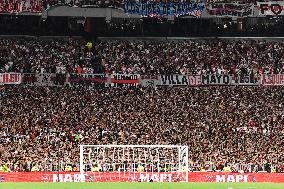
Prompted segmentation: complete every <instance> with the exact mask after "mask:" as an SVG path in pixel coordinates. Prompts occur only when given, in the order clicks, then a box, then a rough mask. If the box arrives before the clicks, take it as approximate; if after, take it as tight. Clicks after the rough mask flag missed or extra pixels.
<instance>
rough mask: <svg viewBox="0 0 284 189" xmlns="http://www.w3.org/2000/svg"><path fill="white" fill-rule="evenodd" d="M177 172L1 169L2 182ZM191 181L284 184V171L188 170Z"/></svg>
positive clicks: (171, 175)
mask: <svg viewBox="0 0 284 189" xmlns="http://www.w3.org/2000/svg"><path fill="white" fill-rule="evenodd" d="M180 176H181V175H179V174H177V173H176V172H160V173H158V172H147V173H146V172H142V173H139V172H92V173H86V174H85V175H84V176H81V175H80V173H79V172H59V173H58V172H9V173H6V172H2V173H1V172H0V178H1V182H149V181H152V182H178V181H180V178H179V177H180ZM188 180H189V182H228V183H229V182H274V183H284V173H224V172H189V173H188Z"/></svg>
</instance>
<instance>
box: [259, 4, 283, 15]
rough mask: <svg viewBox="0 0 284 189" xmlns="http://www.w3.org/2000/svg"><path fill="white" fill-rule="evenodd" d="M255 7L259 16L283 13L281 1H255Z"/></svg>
mask: <svg viewBox="0 0 284 189" xmlns="http://www.w3.org/2000/svg"><path fill="white" fill-rule="evenodd" d="M257 9H258V13H259V15H260V16H277V15H284V11H283V10H284V2H283V1H270V2H257Z"/></svg>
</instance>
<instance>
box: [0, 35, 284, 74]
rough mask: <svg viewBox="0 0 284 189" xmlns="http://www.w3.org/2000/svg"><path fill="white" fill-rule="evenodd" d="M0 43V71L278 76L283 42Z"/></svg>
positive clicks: (28, 41) (70, 41)
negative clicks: (88, 44)
mask: <svg viewBox="0 0 284 189" xmlns="http://www.w3.org/2000/svg"><path fill="white" fill-rule="evenodd" d="M86 44H87V41H84V40H82V39H72V38H68V39H65V40H64V39H40V38H36V39H16V38H15V39H0V72H2V73H5V72H17V73H19V72H20V73H85V74H94V73H121V74H142V75H157V74H184V75H186V74H190V75H195V74H197V75H201V74H243V75H251V74H252V75H258V74H280V73H283V72H284V69H283V62H284V57H283V53H284V43H283V41H265V40H260V41H256V40H214V39H210V40H209V39H205V40H172V41H163V40H162V41H150V40H140V41H139V40H133V41H127V40H99V41H96V42H95V43H94V48H88V47H87V46H86Z"/></svg>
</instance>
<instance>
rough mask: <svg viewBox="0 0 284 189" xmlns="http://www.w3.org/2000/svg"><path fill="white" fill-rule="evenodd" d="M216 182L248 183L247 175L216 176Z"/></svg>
mask: <svg viewBox="0 0 284 189" xmlns="http://www.w3.org/2000/svg"><path fill="white" fill-rule="evenodd" d="M216 182H248V175H216Z"/></svg>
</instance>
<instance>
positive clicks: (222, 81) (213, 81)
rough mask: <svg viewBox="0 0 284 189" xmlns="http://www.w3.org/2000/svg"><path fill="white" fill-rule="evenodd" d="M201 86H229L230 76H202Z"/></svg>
mask: <svg viewBox="0 0 284 189" xmlns="http://www.w3.org/2000/svg"><path fill="white" fill-rule="evenodd" d="M201 80H202V84H203V85H230V84H231V83H232V76H230V75H202V76H201Z"/></svg>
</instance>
